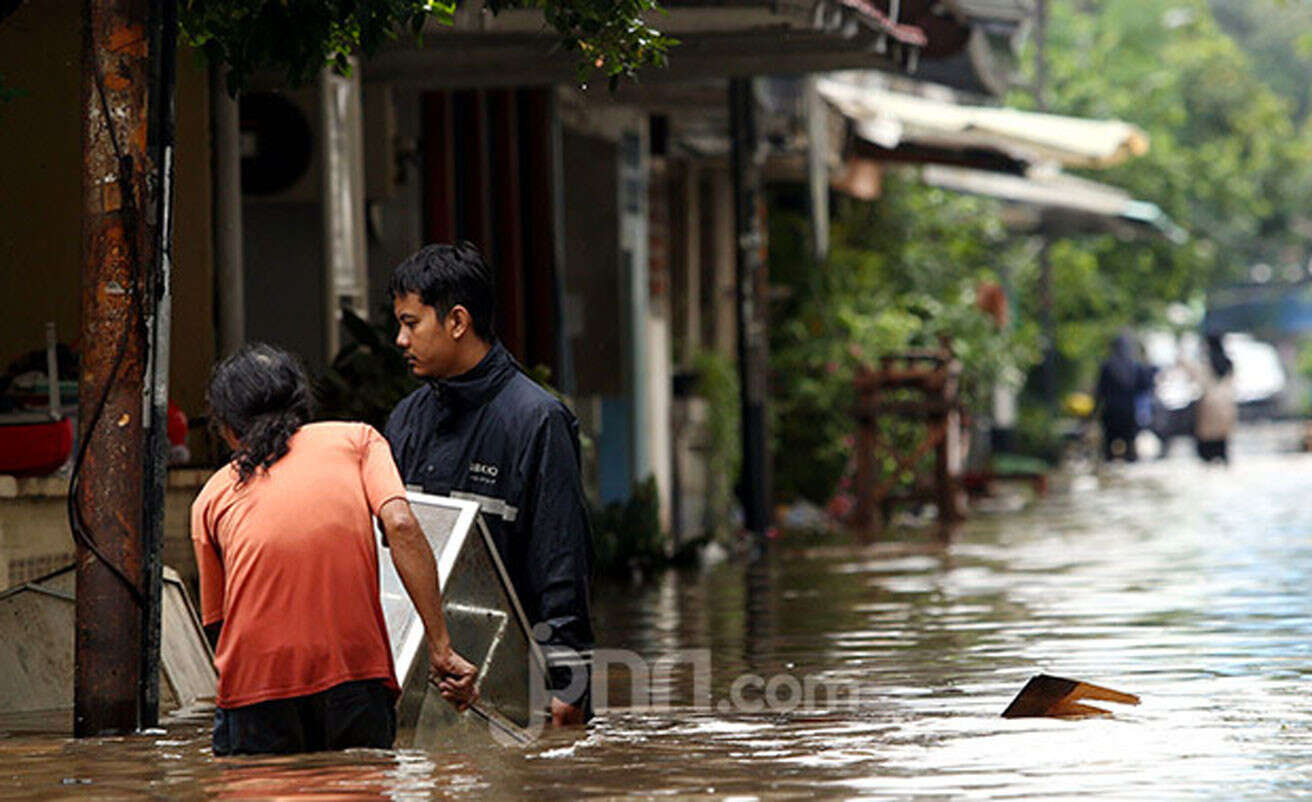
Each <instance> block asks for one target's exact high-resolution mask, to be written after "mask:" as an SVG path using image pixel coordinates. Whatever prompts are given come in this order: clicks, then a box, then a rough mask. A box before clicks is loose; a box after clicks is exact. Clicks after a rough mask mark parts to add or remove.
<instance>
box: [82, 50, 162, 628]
mask: <svg viewBox="0 0 1312 802" xmlns="http://www.w3.org/2000/svg"><path fill="white" fill-rule="evenodd" d="M87 36H88V37H89V39H90V42H89V46H90V48H91V58H90V59H89V61H90V63H91V73H92V78H93V80H94V81H95V86H96V94H97V96H98V97H99V100H100V109H101V114H102V115H103V116H104V118H105V127H106V130H107V132H108V134H109V141H110V145H111V147H112V148H113V150H114V157H115V160H116V162H117V164H118V175H117V181H118V185H119V195H120V198H121V200H122V203H123V222H124V226H123V227H124V229H125V234H126V237H125V238H126V239H127V246H128V261H129V264H131V266H132V271H133V273H132V282H131V284H132V286H131V287H129V288H127V294H128V298H129V303H130V309H131V311H132V312H133V313H134V314H133V315H132V316H131V318H130V319H129V320H127V321H125V322H124V325H123V334H122V336H121V337H120V338H119V343H118V347H117V350H116V352H115V354H114V361H113V363H112V365H111V367H110V370H109V374H108V375H107V376H106V377H105V385H104V389H102V390H101V392H100V398H99V399H97V401H96V406H95V409H94V411H93V412H92V413H91V417H90V419H88V420H87V422H86V425H85V426H83V431H84V432H85V433H86V434H85V436H84V437H83V438H82V442H81V443H79V444H78V451H77V456H76V457H75V458H74V460H73V471H72V474H71V475H70V478H69V483H68V524H69V528H70V529H71V530H72V532H73V539H74V540H75V541H76V542H77V543H78V545H80V546H82V547H83V548H85V549H87V550H88V551H90V552H91V553H92V554H93V555H94V556H95V557H96V559H97V560H99V561H100V562H101V563H102V564H103V565H104V566H105V567H106V568H108V569H109V572H110V573H111V574H113V575H114V577H115V578H117V579H118V580H119V582H121V583H122V584H123V586H124V587H125V588H127V590H128V593H129V594H130V595H131V596H132V600H133V601H134V602H135V603H136V605H137V606H138V607H142V606H143V605H144V604H145V593H144V592H143V591H142V589H141V588H140V587H138V586H137V583H135V582H133V581H132V580H131V579H130V578H129V577H128V576H127V574H126V573H125V572H124V571H123V569H122V568H121V567H119V566H118V565H117V564H116V563H115V562H114V561H113V560H111V559H109V557H108V556H106V555H105V553H104V552H103V551H101V549H100V546H99V544H97V542H96V539H95V537H94V536H93V534H92V532H91V531H90V529H89V528H88V527H87V525H86V521H85V519H84V518H83V515H82V507H81V504H80V503H79V502H78V489H79V487H80V485H81V478H82V467H83V465H84V463H85V460H86V456H87V450H88V447H89V446H90V444H91V440H92V438H93V437H94V436H95V432H96V425H97V424H98V423H99V422H100V418H101V417H102V416H103V415H104V412H105V406H106V404H107V403H108V401H109V392H110V390H111V389H112V388H113V387H114V382H115V381H116V380H117V378H118V376H119V372H120V371H121V370H122V367H123V360H124V359H125V358H126V357H127V349H128V343H129V337H130V336H131V334H132V330H133V328H138V329H145V314H144V312H143V310H142V308H141V306H142V287H141V272H142V266H141V261H140V252H139V250H138V247H137V238H138V234H139V225H140V220H139V218H138V216H137V204H136V193H135V192H134V191H133V188H132V175H133V169H134V165H133V161H132V157H131V156H130V155H125V154H124V153H123V149H122V147H121V146H120V145H119V141H118V136H117V133H116V132H115V130H114V121H113V118H112V117H111V116H110V111H109V101H108V100H107V99H106V97H105V85H104V78H103V76H102V75H101V71H100V58H99V48H98V47H97V45H96V40H95V29H94V25H88V26H87ZM139 333H140V332H139Z"/></svg>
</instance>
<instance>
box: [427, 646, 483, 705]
mask: <svg viewBox="0 0 1312 802" xmlns="http://www.w3.org/2000/svg"><path fill="white" fill-rule="evenodd" d="M477 680H478V669H477V668H474V664H473V663H470V662H469V661H468V660H466V659H465V658H463V657H461V656H460V655H458V654H456V652H455V650H454V649H452V648H451V647H450V645H448V646H446V647H445V648H436V647H433V646H429V648H428V681H429V682H431V683H433V684H434V685H436V686H437V689H438V691H440V692H441V694H442V698H443V699H445V700H447V701H448V702H450V703H451V705H452V706H453V707H455V709H456V710H461V711H463V710H465V709H466V708H468V707H469V706H470V705H472V704H473V703H474V702H477V701H478V686H477V685H476V684H475V683H476V682H477Z"/></svg>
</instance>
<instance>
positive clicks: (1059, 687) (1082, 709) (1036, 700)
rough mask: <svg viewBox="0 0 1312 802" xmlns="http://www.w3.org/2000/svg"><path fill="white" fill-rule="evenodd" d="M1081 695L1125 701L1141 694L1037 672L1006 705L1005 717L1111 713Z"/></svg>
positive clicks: (1134, 702) (1133, 701)
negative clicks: (1087, 702)
mask: <svg viewBox="0 0 1312 802" xmlns="http://www.w3.org/2000/svg"><path fill="white" fill-rule="evenodd" d="M1081 699H1097V700H1099V701H1103V702H1118V703H1120V704H1125V705H1137V704H1139V697H1137V696H1135V695H1134V694H1130V693H1122V692H1121V691H1114V690H1112V689H1111V688H1104V687H1102V686H1101V685H1094V684H1092V683H1089V682H1081V681H1079V680H1074V679H1064V678H1062V677H1054V676H1052V675H1050V674H1037V675H1035V676H1033V677H1031V678H1030V681H1029V682H1027V683H1025V687H1024V688H1021V691H1020V693H1019V694H1017V695H1016V698H1015V699H1012V700H1011V704H1009V705H1007V709H1006V710H1004V711H1002V717H1003V718H1038V717H1047V718H1081V717H1084V716H1110V715H1111V714H1112V713H1111V711H1109V710H1103V709H1102V708H1101V707H1094V706H1093V705H1084V704H1080V703H1079V700H1081Z"/></svg>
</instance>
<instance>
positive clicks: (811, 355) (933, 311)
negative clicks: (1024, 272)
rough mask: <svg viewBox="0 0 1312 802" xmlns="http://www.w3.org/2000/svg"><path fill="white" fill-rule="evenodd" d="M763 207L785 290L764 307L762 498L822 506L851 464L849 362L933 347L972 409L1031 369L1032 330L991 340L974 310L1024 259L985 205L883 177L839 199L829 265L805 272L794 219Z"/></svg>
mask: <svg viewBox="0 0 1312 802" xmlns="http://www.w3.org/2000/svg"><path fill="white" fill-rule="evenodd" d="M776 201H777V202H776V203H775V205H774V209H773V210H772V212H771V231H770V277H771V283H772V284H773V285H777V286H782V287H783V288H786V292H787V298H786V299H784V300H782V301H780V302H778V303H777V305H776V306H775V307H773V308H772V309H771V318H772V320H775V321H778V322H777V323H775V324H773V327H772V330H771V362H772V367H773V373H772V388H771V389H772V400H773V402H774V404H773V411H774V433H775V471H776V489H777V492H778V495H779V497H780V498H781V499H788V498H792V497H797V496H801V497H805V498H809V499H812V500H814V501H823V500H825V499H827V498H828V497H829V495H830V494H832V493H833V491H834V488H835V486H836V485H837V484H838V481H839V479H840V477H841V476H842V475H843V474H844V471H845V470H846V468H847V465H848V461H849V458H850V455H851V436H852V434H853V431H854V423H853V418H852V407H853V403H854V401H855V398H854V395H853V391H852V379H853V375H854V372H855V370H856V368H857V366H858V365H859V364H861V363H863V362H864V363H869V362H871V361H872V360H874V359H876V358H878V357H879V356H881V355H884V354H890V353H896V352H899V351H904V350H906V349H908V348H932V347H935V346H936V345H937V344H938V342H939V338H940V337H947V338H948V339H950V341H951V343H952V348H953V352H954V353H955V354H956V356H957V357H958V358H959V359H960V360H961V362H962V364H963V367H964V374H963V393H964V395H965V398H966V402H967V404H968V406H969V407H971V408H973V409H976V410H980V409H982V408H983V407H984V405H985V403H986V398H987V394H988V390H989V388H990V387H991V386H992V383H993V382H994V381H996V380H999V379H1001V378H1002V377H1004V376H1005V375H1007V374H1009V373H1012V372H1014V371H1015V370H1016V369H1017V368H1019V369H1024V368H1026V367H1028V366H1029V365H1030V364H1031V363H1032V362H1033V360H1034V358H1035V355H1036V349H1035V345H1034V343H1035V338H1036V332H1035V327H1034V326H1033V324H1030V323H1023V324H1020V325H1013V326H1010V327H1007V328H1004V329H1001V330H999V329H998V328H997V327H996V326H995V325H994V324H993V321H992V320H991V319H990V318H988V317H987V316H986V315H985V314H984V313H982V312H981V311H980V310H979V309H978V307H977V306H976V301H975V291H976V289H977V287H978V286H979V284H980V283H981V282H984V281H990V282H998V281H1003V283H1004V284H1005V283H1006V282H1005V280H1004V279H1005V278H1006V277H1007V276H1009V275H1010V274H1011V273H1013V272H1015V271H1016V270H1017V269H1018V268H1019V266H1020V265H1022V264H1023V263H1024V261H1025V256H1026V252H1025V249H1024V247H1023V244H1021V243H1018V242H1016V241H1014V240H1013V239H1011V238H1010V237H1009V235H1008V234H1007V232H1006V230H1005V229H1004V228H1003V226H1002V223H1001V220H1000V219H999V216H998V210H997V207H996V205H995V204H993V203H991V202H989V201H986V200H982V199H978V198H972V197H966V196H962V195H956V194H953V193H948V192H944V191H942V190H938V189H934V188H930V187H925V186H923V185H921V184H920V183H919V182H918V181H917V180H916V178H915V176H914V175H913V174H910V173H903V172H890V173H889V174H888V175H887V176H886V178H885V182H884V193H883V197H882V198H880V199H879V200H878V201H875V202H873V203H867V202H863V201H855V200H851V199H845V198H843V199H839V201H838V203H837V206H836V209H835V219H834V223H833V229H832V241H833V244H832V247H831V253H830V256H829V258H828V259H827V260H826V262H825V263H824V264H822V265H816V264H815V263H814V262H813V261H812V260H811V259H810V257H809V256H808V255H807V250H806V248H807V245H806V242H807V241H806V231H807V228H808V223H807V218H806V217H805V215H803V214H802V213H800V212H798V211H789V208H788V199H787V198H785V197H777V198H776ZM794 208H796V206H794Z"/></svg>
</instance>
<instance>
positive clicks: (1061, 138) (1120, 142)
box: [818, 78, 1148, 167]
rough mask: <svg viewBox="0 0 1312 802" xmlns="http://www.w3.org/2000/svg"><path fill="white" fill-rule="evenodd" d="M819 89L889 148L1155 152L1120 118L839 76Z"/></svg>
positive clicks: (1070, 160) (1071, 155)
mask: <svg viewBox="0 0 1312 802" xmlns="http://www.w3.org/2000/svg"><path fill="white" fill-rule="evenodd" d="M818 88H819V91H820V93H821V95H822V96H824V98H825V99H826V100H828V101H829V102H830V103H831V104H832V105H833V106H834V107H835V108H836V109H838V110H839V111H840V112H841V113H842V114H843V115H844V116H846V117H848V118H849V119H850V120H851V121H852V123H853V126H854V128H855V132H856V134H857V136H858V137H860V138H861V139H864V140H866V141H868V142H870V143H873V144H874V145H877V146H879V147H881V148H885V149H889V150H895V149H897V148H898V147H900V146H903V145H911V146H928V147H932V148H942V149H950V150H957V151H968V150H975V151H993V152H996V153H999V154H1001V155H1003V156H1005V157H1007V158H1009V159H1015V160H1018V161H1023V162H1028V163H1031V164H1032V163H1036V162H1056V163H1058V164H1060V165H1062V166H1064V167H1109V166H1112V165H1116V164H1120V163H1121V162H1124V161H1125V160H1127V159H1130V158H1132V157H1134V156H1140V155H1142V154H1144V153H1146V152H1147V150H1148V136H1147V135H1146V134H1145V133H1144V132H1143V131H1142V130H1140V129H1139V128H1138V127H1136V126H1134V125H1131V124H1129V123H1126V122H1122V121H1120V120H1086V119H1082V118H1078V117H1065V116H1062V115H1058V114H1040V113H1037V112H1029V111H1019V110H1017V109H1010V108H994V107H988V106H962V105H957V104H955V103H950V102H947V101H942V100H932V99H930V98H924V97H918V96H915V95H908V94H903V93H899V92H891V91H889V90H886V89H881V88H875V87H869V86H861V85H859V84H856V83H853V82H850V81H846V80H840V79H833V78H826V79H823V80H821V81H820V82H819V84H818Z"/></svg>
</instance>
